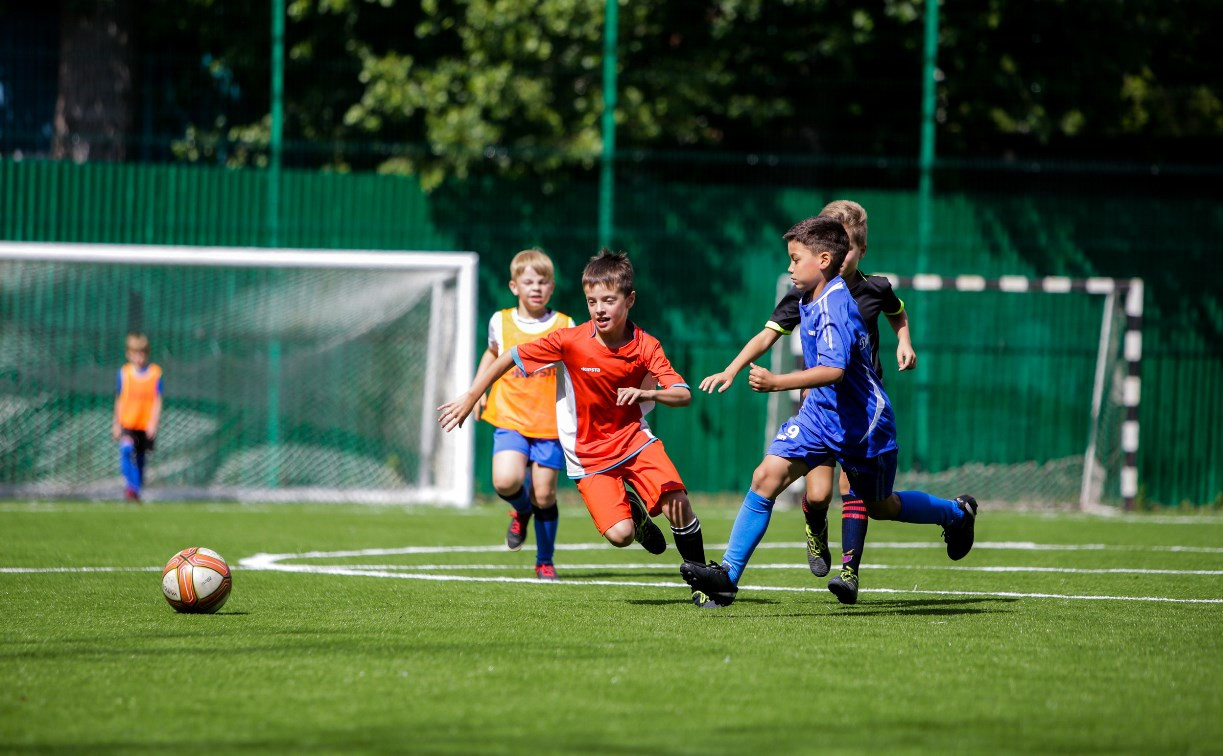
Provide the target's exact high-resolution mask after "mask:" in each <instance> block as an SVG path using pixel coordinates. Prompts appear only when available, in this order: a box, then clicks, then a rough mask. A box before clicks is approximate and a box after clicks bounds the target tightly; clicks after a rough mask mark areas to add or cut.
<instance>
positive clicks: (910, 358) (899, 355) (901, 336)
mask: <svg viewBox="0 0 1223 756" xmlns="http://www.w3.org/2000/svg"><path fill="white" fill-rule="evenodd" d="M887 319H888V325H890V326H892V330H893V331H895V332H896V342H897V343H896V367H897V368H899V369H900V370H902V371H903V370H912V369H913V368H915V367H917V352H914V351H913V342H912V341H910V340H909V313H908V312H907V311H905V310H901V311H900V312H898V313H896V314H895V315H888V316H887Z"/></svg>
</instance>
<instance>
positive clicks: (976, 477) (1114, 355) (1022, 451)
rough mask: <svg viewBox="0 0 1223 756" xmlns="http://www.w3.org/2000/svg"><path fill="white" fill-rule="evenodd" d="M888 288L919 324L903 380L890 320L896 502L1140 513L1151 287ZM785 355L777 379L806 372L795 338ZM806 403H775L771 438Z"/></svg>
mask: <svg viewBox="0 0 1223 756" xmlns="http://www.w3.org/2000/svg"><path fill="white" fill-rule="evenodd" d="M888 278H889V279H890V280H891V281H892V285H893V287H894V288H896V290H897V293H898V294H899V295H900V297H901V298H902V299H904V300H905V303H906V307H907V309H909V311H910V312H911V313H912V315H911V317H912V321H911V326H910V327H911V329H912V332H913V334H914V335H913V340H914V346H915V349H916V351H917V354H918V363H917V369H916V370H914V371H912V372H906V373H898V372H897V370H896V367H895V364H896V363H895V357H894V355H895V345H896V339H895V336H894V335H893V333H892V331H891V329H890V328H889V327H888V324H887V322H886V319H885V318H883V317H880V321H879V331H880V337H881V341H880V350H879V352H880V360H881V362H882V363H883V366H884V375H885V389H886V390H887V392H888V395H889V397H890V399H891V401H892V405H893V408H894V410H895V413H896V425H897V438H898V442H899V445H900V457H899V472H898V474H897V478H896V489H897V490H904V489H913V488H915V489H922V490H927V491H930V492H932V493H937V494H941V495H946V496H955V495H957V494H960V493H964V492H968V493H972V494H973V495H974V496H976V497H977V498H978V499H981V500H989V501H995V502H1000V503H1007V504H1013V505H1019V506H1025V505H1026V506H1045V507H1047V506H1071V507H1079V508H1082V509H1093V508H1099V507H1102V506H1103V507H1117V506H1125V507H1130V506H1132V505H1133V502H1134V499H1135V497H1136V496H1137V492H1138V479H1137V451H1138V414H1137V412H1138V400H1139V364H1140V359H1141V317H1142V281H1141V280H1139V279H1112V278H1091V279H1071V278H1061V277H1048V278H1024V277H1018V276H1004V277H1001V278H996V279H986V278H982V277H979V276H960V277H956V278H944V277H939V276H929V275H927V276H915V277H899V276H888ZM788 285H789V280H788V278H786V277H784V276H783V277H782V279H781V280H780V281H779V282H778V286H779V289H780V290H781V291H784V287H786V286H788ZM789 343H790V345H791V348H790V349H789V350H780V349H779V350H774V351H775V354H774V355H773V360H774V369H778V370H792V369H794V368H795V365H796V364H797V362H801V360H802V355H801V349H799V351H797V352H795V349H796V348H798V341H797V337H791V339H790V341H789ZM783 352H788V354H785V355H784V356H782V353H783ZM796 361H797V362H796ZM797 399H798V396H797V392H792V393H791V394H790V395H784V396H779V397H777V398H776V399H771V401H770V405H769V406H770V412H769V423H768V425H767V427H766V433H768V434H769V437H770V438H771V434H772V433H774V432H776V428H777V427H778V425H780V423H781V421H783V420H785V418H786V417H788V416H789V415H790V414H793V413H794V412H795V411H796V410H797ZM801 491H802V489H801V485H796V488H795V489H792V494H793V495H797V494H800V493H801Z"/></svg>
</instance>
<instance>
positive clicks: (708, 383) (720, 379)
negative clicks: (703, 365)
mask: <svg viewBox="0 0 1223 756" xmlns="http://www.w3.org/2000/svg"><path fill="white" fill-rule="evenodd" d="M734 382H735V374H734V373H732V372H730V371H729V370H723V371H722V372H720V373H714V374H713V375H707V376H705V377H704V378H703V379H701V386H700V389H701V391H705V392H707V393H710V394H712V393H713V390H714V389H715V388H716V389H717V390H718V393H719V394H720V393H722V392H723V391H725V390H726V389H728V388H730V384H732V383H734Z"/></svg>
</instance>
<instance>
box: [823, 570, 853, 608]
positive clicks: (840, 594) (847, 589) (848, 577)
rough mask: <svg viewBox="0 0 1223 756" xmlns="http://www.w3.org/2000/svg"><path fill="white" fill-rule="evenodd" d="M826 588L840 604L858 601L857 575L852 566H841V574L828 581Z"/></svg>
mask: <svg viewBox="0 0 1223 756" xmlns="http://www.w3.org/2000/svg"><path fill="white" fill-rule="evenodd" d="M828 590H830V591H832V595H834V596H836V597H837V601H840V602H841V603H842V604H856V603H858V575H857V573H855V572H854V569H853V568H852V567H842V568H841V574H840V575H837V576H836V577H834V578H833V579H832V580H829V581H828Z"/></svg>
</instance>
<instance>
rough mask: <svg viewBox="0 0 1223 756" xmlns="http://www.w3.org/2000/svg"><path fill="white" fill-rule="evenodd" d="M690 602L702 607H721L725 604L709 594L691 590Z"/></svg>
mask: <svg viewBox="0 0 1223 756" xmlns="http://www.w3.org/2000/svg"><path fill="white" fill-rule="evenodd" d="M692 603H694V604H696V605H697V606H699V607H700V608H702V609H721V608H722V607H723V606H725V604H719V603H718V602H716V601H714V600H713V599H712V598H710V597H709V594H707V593H702V592H701V591H693V592H692Z"/></svg>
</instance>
